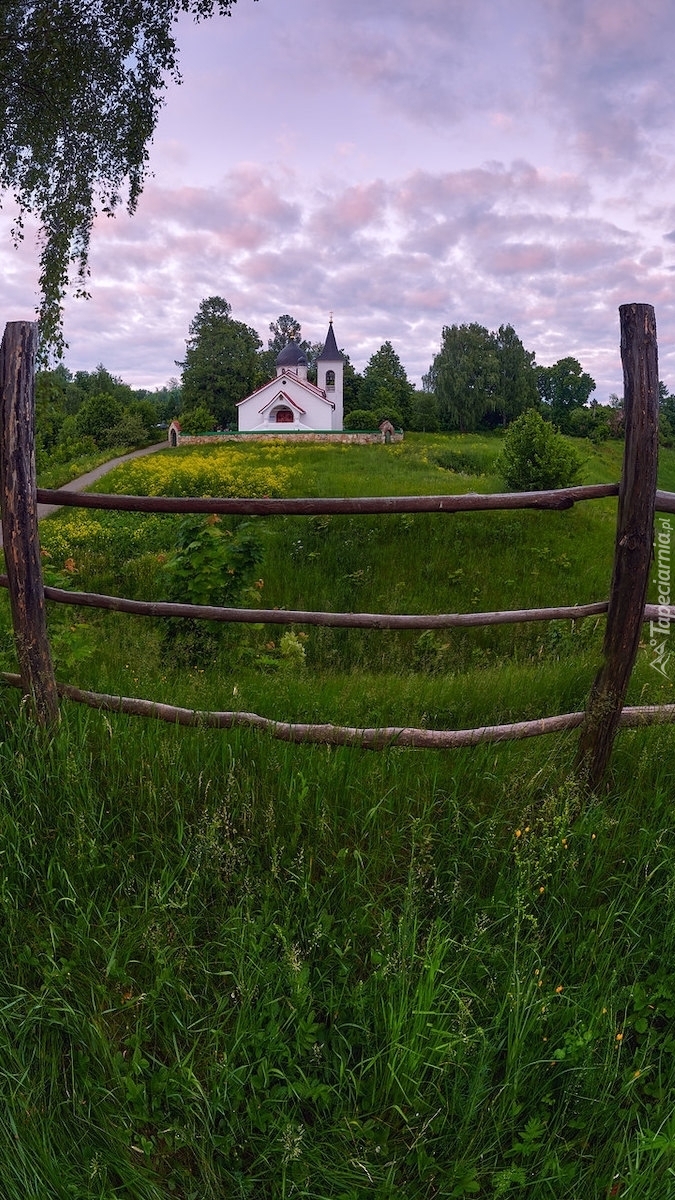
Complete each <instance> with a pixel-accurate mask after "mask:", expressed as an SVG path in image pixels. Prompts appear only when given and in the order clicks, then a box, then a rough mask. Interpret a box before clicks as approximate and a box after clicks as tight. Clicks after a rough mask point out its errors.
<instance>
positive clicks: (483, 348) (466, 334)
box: [423, 323, 537, 432]
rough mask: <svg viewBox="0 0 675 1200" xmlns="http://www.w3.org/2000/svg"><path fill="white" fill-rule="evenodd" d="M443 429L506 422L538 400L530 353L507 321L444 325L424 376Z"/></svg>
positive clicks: (472, 427) (425, 384)
mask: <svg viewBox="0 0 675 1200" xmlns="http://www.w3.org/2000/svg"><path fill="white" fill-rule="evenodd" d="M423 382H424V388H425V391H427V392H431V393H432V394H433V395H434V396H435V399H436V402H437V404H438V412H439V417H440V423H441V428H442V429H449V430H452V429H459V430H460V431H462V432H467V431H472V430H475V429H478V428H479V426H484V427H486V428H494V427H495V426H497V425H506V424H507V423H508V422H509V421H511V420H513V418H514V417H516V416H517V415H518V414H519V413H521V412H523V411H524V410H525V409H527V408H529V407H531V406H532V405H533V404H536V402H537V393H536V382H535V375H534V354H532V353H530V352H529V351H527V350H525V348H524V347H523V344H522V342H521V340H520V338H519V337H518V336H517V334H516V332H515V330H514V329H513V327H512V326H511V325H501V326H500V328H499V331H498V333H491V332H490V331H489V330H488V329H486V328H485V327H484V326H483V325H477V324H475V323H474V324H472V325H452V326H447V325H446V326H445V327H444V329H443V334H442V338H441V348H440V351H439V353H438V354H437V355H436V357H435V358H434V361H433V363H432V364H431V367H430V368H429V372H428V374H427V375H425V376H424V380H423Z"/></svg>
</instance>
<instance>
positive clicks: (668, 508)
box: [654, 490, 675, 513]
mask: <svg viewBox="0 0 675 1200" xmlns="http://www.w3.org/2000/svg"><path fill="white" fill-rule="evenodd" d="M654 507H655V509H656V511H657V512H667V513H675V492H661V491H658V490H657V493H656V504H655V506H654Z"/></svg>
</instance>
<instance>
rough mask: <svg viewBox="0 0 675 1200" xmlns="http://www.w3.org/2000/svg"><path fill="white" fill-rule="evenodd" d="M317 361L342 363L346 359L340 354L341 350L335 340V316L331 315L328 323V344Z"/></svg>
mask: <svg viewBox="0 0 675 1200" xmlns="http://www.w3.org/2000/svg"><path fill="white" fill-rule="evenodd" d="M316 361H317V362H340V363H341V362H343V361H344V360H343V358H342V355H341V354H340V351H339V350H338V348H337V342H336V341H335V334H334V333H333V318H332V317H331V319H330V323H329V325H328V333H327V334H326V344H325V346H324V348H323V350H322V351H321V353H320V355H319V357H318V358H317V360H316Z"/></svg>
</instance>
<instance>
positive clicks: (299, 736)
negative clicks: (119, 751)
mask: <svg viewBox="0 0 675 1200" xmlns="http://www.w3.org/2000/svg"><path fill="white" fill-rule="evenodd" d="M0 678H1V679H3V680H4V682H5V683H7V684H9V686H10V687H21V686H22V684H21V676H20V675H14V674H12V673H11V672H9V671H3V672H2V673H0ZM57 688H58V691H59V695H61V696H64V697H65V698H66V699H68V700H72V701H74V702H75V703H76V704H86V705H87V706H88V707H89V708H96V709H99V710H100V711H102V712H113V713H125V714H127V715H128V716H134V717H151V718H154V719H155V720H157V721H166V722H168V724H170V725H185V726H191V727H193V728H194V727H197V728H203V729H234V728H235V727H248V728H252V729H258V730H260V731H261V732H264V733H269V734H270V735H271V736H272V737H274V738H277V739H279V740H280V741H284V742H300V743H302V742H304V743H319V744H320V745H324V746H325V745H329V746H353V747H355V748H358V749H362V750H386V749H388V748H389V747H392V746H400V747H405V748H407V749H413V750H415V749H416V750H455V749H459V748H461V747H463V746H477V745H479V744H481V743H482V742H510V741H522V740H523V739H524V738H530V737H540V736H542V735H544V734H549V733H565V732H567V731H568V730H571V729H578V728H579V726H580V725H582V724H583V722H584V720H585V717H586V714H585V713H582V712H574V713H562V714H560V715H559V716H555V717H540V718H538V719H536V720H533V721H515V722H513V723H512V724H510V725H482V726H479V727H478V728H476V729H417V728H415V727H414V726H406V725H401V726H391V727H386V728H379V729H369V728H367V727H363V728H358V727H356V726H348V725H323V724H303V723H299V722H295V721H275V720H273V719H272V718H270V717H261V716H259V715H258V713H249V712H210V711H201V710H199V709H195V708H180V707H178V706H177V705H174V704H163V703H160V702H158V701H155V700H139V699H136V698H135V697H131V696H111V695H107V694H106V693H104V692H89V691H84V690H83V689H81V688H76V687H72V686H71V685H70V684H67V683H59V684H57ZM672 722H675V704H648V705H644V706H636V707H627V708H624V709H623V711H622V713H621V714H620V716H619V722H618V724H619V727H620V728H621V729H637V728H640V727H641V726H643V725H661V724H670V723H672Z"/></svg>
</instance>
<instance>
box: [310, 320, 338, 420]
mask: <svg viewBox="0 0 675 1200" xmlns="http://www.w3.org/2000/svg"><path fill="white" fill-rule="evenodd" d="M316 371H317V379H316V382H317V384H318V386H319V387H320V388H323V390H324V391H325V393H326V397H327V399H328V400H332V402H333V404H334V405H335V408H334V409H333V420H332V428H333V429H342V424H343V378H344V357H343V355H342V354H341V353H340V351H339V350H338V346H337V342H336V340H335V333H334V332H333V314H332V313H331V317H330V322H329V325H328V333H327V335H326V344H325V346H324V348H323V350H322V351H321V353H320V355H319V357H318V358H317V360H316Z"/></svg>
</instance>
